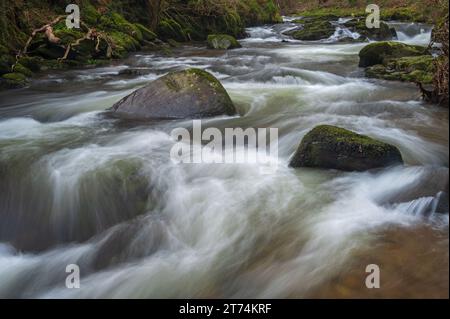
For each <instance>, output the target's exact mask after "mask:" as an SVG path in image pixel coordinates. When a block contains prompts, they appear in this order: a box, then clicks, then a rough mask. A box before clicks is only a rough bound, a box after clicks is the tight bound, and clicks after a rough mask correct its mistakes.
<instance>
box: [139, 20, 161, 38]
mask: <svg viewBox="0 0 450 319" xmlns="http://www.w3.org/2000/svg"><path fill="white" fill-rule="evenodd" d="M135 27H136V28H137V29H138V30H139V31H140V32H141V34H142V37H143V39H144V40H146V41H154V40H155V39H156V37H157V36H156V34H155V33H154V32H153V31H151V30H150V29H148V28H146V27H145V26H143V25H142V24H140V23H135Z"/></svg>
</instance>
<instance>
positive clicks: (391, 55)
mask: <svg viewBox="0 0 450 319" xmlns="http://www.w3.org/2000/svg"><path fill="white" fill-rule="evenodd" d="M427 53H428V49H427V48H425V47H422V46H418V45H408V44H404V43H399V42H375V43H371V44H369V45H367V46H365V47H364V48H363V49H362V50H361V51H360V52H359V66H360V67H368V66H372V65H376V64H385V63H387V62H389V61H390V60H392V59H396V58H401V57H406V56H419V55H425V54H427Z"/></svg>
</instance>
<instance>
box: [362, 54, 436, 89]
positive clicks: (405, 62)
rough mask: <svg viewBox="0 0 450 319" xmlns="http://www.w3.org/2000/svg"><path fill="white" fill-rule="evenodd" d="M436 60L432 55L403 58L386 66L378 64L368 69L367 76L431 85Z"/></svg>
mask: <svg viewBox="0 0 450 319" xmlns="http://www.w3.org/2000/svg"><path fill="white" fill-rule="evenodd" d="M433 62H434V58H433V56H431V55H421V56H412V57H402V58H398V59H394V60H390V61H389V62H388V63H386V64H377V65H374V66H371V67H368V68H367V69H366V75H367V76H368V77H372V78H379V79H385V80H396V81H407V82H420V83H422V84H431V83H432V82H433V74H434V63H433Z"/></svg>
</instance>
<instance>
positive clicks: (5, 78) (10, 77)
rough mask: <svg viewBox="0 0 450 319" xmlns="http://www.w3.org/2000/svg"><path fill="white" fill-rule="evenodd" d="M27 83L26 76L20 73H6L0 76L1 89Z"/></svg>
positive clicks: (18, 86)
mask: <svg viewBox="0 0 450 319" xmlns="http://www.w3.org/2000/svg"><path fill="white" fill-rule="evenodd" d="M27 84H28V82H27V77H26V76H25V75H23V74H22V73H17V72H14V73H7V74H4V75H2V77H1V78H0V88H3V89H17V88H22V87H24V86H26V85H27Z"/></svg>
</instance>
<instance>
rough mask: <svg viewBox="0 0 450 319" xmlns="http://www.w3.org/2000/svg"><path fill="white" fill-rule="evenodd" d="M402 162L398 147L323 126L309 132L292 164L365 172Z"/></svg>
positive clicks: (294, 165)
mask: <svg viewBox="0 0 450 319" xmlns="http://www.w3.org/2000/svg"><path fill="white" fill-rule="evenodd" d="M402 162H403V160H402V156H401V154H400V151H399V150H398V149H397V148H396V147H395V146H392V145H390V144H386V143H383V142H380V141H377V140H375V139H373V138H370V137H368V136H365V135H360V134H357V133H354V132H352V131H349V130H346V129H343V128H339V127H336V126H331V125H321V126H317V127H315V128H314V129H313V130H312V131H310V132H309V133H308V134H306V136H305V137H304V138H303V140H302V142H301V144H300V147H299V148H298V150H297V152H296V153H295V155H294V157H293V158H292V160H291V162H290V166H291V167H317V168H327V169H338V170H343V171H365V170H368V169H372V168H379V167H385V166H389V165H393V164H399V163H402Z"/></svg>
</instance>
